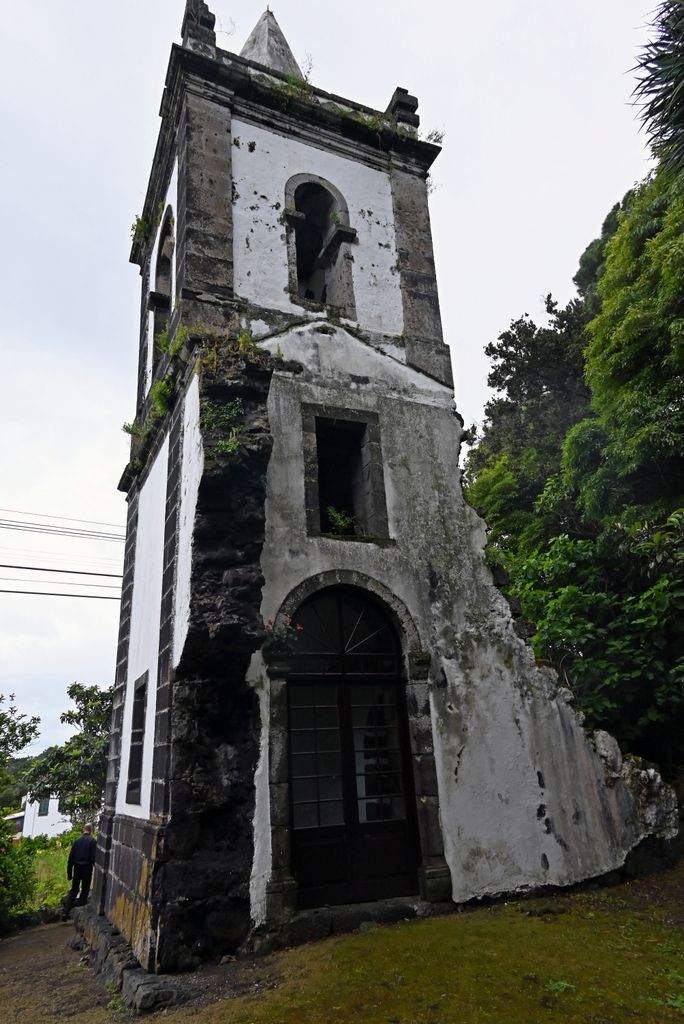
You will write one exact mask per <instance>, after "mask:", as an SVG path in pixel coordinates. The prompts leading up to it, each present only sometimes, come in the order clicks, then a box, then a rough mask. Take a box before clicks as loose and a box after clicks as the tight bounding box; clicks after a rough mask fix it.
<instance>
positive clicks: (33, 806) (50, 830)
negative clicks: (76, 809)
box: [21, 796, 72, 839]
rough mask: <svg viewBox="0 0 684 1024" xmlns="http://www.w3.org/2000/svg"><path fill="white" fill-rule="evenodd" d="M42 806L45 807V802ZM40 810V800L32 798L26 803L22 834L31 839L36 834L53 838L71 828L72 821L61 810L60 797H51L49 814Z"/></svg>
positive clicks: (48, 808)
mask: <svg viewBox="0 0 684 1024" xmlns="http://www.w3.org/2000/svg"><path fill="white" fill-rule="evenodd" d="M42 806H43V808H44V807H45V804H44V803H43V804H42ZM40 811H41V801H40V800H30V801H28V802H27V803H26V804H25V805H24V823H23V825H22V829H21V834H22V836H24V837H26V838H29V837H30V838H31V839H33V838H34V837H35V836H47V837H48V839H52V838H53V837H54V836H60V835H61V834H62V833H63V832H68V831H69V830H70V829H71V827H72V825H71V821H70V820H69V818H68V817H67V816H66V814H62V812H61V811H60V809H59V799H58V798H57V797H56V796H53V797H50V801H49V803H48V807H47V814H41V813H40Z"/></svg>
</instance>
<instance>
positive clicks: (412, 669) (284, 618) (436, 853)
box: [265, 570, 451, 927]
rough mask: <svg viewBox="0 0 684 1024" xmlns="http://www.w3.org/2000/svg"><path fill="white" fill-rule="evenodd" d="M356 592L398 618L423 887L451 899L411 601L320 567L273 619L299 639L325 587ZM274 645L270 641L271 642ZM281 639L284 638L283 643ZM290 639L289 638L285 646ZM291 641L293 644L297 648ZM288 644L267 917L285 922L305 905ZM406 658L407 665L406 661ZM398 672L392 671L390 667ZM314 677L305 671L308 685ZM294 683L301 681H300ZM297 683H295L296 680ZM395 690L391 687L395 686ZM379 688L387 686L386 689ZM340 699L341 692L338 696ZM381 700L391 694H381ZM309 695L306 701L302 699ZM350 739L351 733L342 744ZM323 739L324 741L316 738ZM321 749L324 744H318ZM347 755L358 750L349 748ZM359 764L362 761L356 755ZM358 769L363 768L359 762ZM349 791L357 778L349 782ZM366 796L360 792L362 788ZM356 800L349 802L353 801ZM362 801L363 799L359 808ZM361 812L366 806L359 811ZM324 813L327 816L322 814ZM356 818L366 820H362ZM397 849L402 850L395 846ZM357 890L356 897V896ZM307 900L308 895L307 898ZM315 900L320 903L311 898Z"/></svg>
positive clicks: (273, 718) (432, 895)
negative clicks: (305, 616)
mask: <svg viewBox="0 0 684 1024" xmlns="http://www.w3.org/2000/svg"><path fill="white" fill-rule="evenodd" d="M342 591H344V592H347V593H356V594H358V595H359V597H360V599H361V600H363V596H364V595H365V597H366V599H367V600H368V601H369V604H372V605H374V606H376V607H377V608H378V609H382V610H383V611H384V614H385V616H386V618H387V620H388V621H389V622H391V624H392V627H393V629H394V632H395V634H396V637H397V640H398V641H399V643H400V646H401V656H400V658H398V659H397V673H398V674H397V675H396V676H395V677H394V685H395V688H396V692H397V693H398V694H400V697H399V698H398V700H399V701H400V703H399V704H398V705H397V707H399V708H400V714H403V715H404V716H405V718H406V723H407V726H408V730H407V734H406V737H405V742H406V748H405V749H406V765H407V768H408V773H409V774H408V779H409V783H408V789H407V792H408V791H410V799H411V801H412V803H411V807H410V815H411V816H412V818H413V819H414V824H415V826H416V832H417V837H418V846H419V854H418V882H417V888H418V889H419V890H420V894H421V895H422V896H423V898H425V899H427V900H431V901H441V900H444V899H449V897H450V893H451V880H450V876H449V871H448V868H447V866H446V863H445V861H444V848H443V841H442V835H441V828H440V824H439V800H438V794H437V782H436V772H435V763H434V751H433V739H432V726H431V715H430V703H429V693H428V683H427V658H426V655H425V654H424V652H423V651H422V648H421V646H420V637H419V634H418V630H417V628H416V626H415V624H414V622H413V619H412V616H411V615H410V613H409V611H408V609H407V608H406V606H405V605H404V604H403V602H402V601H401V600H400V599H398V598H397V597H396V596H395V595H393V594H392V593H391V592H390V591H389V590H388V588H386V587H385V586H383V585H382V584H380V583H378V582H377V581H376V580H373V579H372V578H370V577H367V576H365V575H364V574H362V573H357V572H348V571H339V570H338V571H330V572H326V573H320V574H317V575H316V576H314V577H311V578H309V579H307V580H304V581H302V583H301V584H299V585H298V586H297V587H296V588H294V590H293V591H292V592H291V593H290V594H289V595H288V596H287V597H286V598H285V600H284V601H283V603H282V605H281V607H280V610H279V612H278V614H277V616H276V619H275V621H274V623H273V635H275V636H278V637H281V638H282V637H285V638H287V637H288V636H290V637H291V638H292V648H294V647H295V646H296V636H297V631H296V626H297V611H298V609H300V608H301V607H302V605H304V606H306V605H307V602H309V603H311V599H312V598H313V597H315V595H317V594H322V593H323V592H328V593H329V594H333V593H339V592H342ZM266 646H267V648H268V646H269V645H268V644H267V645H266ZM276 646H277V645H276ZM284 646H285V647H286V646H287V645H286V644H285V645H284ZM292 648H291V650H292ZM288 653H291V651H290V652H288V651H287V650H284V649H283V648H282V647H281V648H280V650H276V651H273V650H272V651H270V652H269V651H265V656H266V661H267V665H268V674H269V677H270V725H269V785H270V807H271V848H272V854H273V860H272V873H271V879H270V882H269V885H268V889H267V891H268V909H267V917H268V919H269V924H270V926H271V927H273V926H277V922H278V920H279V919H280V918H282V915H283V913H286V912H291V911H292V910H294V909H297V907H298V905H299V902H300V901H299V896H298V885H297V881H296V879H295V877H294V874H293V870H292V864H293V861H292V851H293V793H292V791H291V788H290V787H291V783H292V773H291V756H290V755H291V752H290V747H289V742H290V735H291V729H290V724H289V722H290V718H289V716H290V702H289V699H288V693H289V691H288V679H290V680H293V677H295V676H296V668H297V666H296V664H295V661H296V658H289V657H288ZM400 663H401V664H400ZM390 674H391V673H390ZM303 682H306V680H305V679H304V680H303V679H302V678H299V679H298V680H297V683H298V684H299V685H300V686H301V684H302V683H303ZM292 685H296V684H295V682H294V680H293V682H292ZM291 688H292V686H291ZM390 690H391V687H389V689H388V692H389V691H390ZM377 692H379V693H381V692H382V691H381V690H378V691H377ZM335 699H336V700H337V699H338V698H337V697H336V698H335ZM379 699H380V701H381V703H382V700H383V699H384V698H382V697H380V698H379ZM345 700H346V698H344V697H340V714H341V715H345V714H346V715H347V716H349V715H351V714H353V709H351V707H350V706H349V705H350V703H352V702H351V701H349V700H348V701H347V704H346V705H345V704H344V701H345ZM305 703H306V702H305V701H302V702H301V705H304V704H305ZM344 743H347V745H348V744H349V739H347V740H342V741H341V744H342V745H344ZM316 744H318V740H317V739H316ZM317 749H318V747H317ZM346 756H347V757H350V756H354V757H355V755H353V754H352V755H350V754H347V755H346ZM354 763H356V762H354ZM354 770H356V769H354ZM345 787H346V792H347V793H348V787H349V778H348V777H347V780H346V782H345ZM356 796H358V793H357V794H356ZM347 806H348V805H347ZM360 807H361V805H360V804H359V808H360ZM360 816H361V811H360V810H359V818H360ZM319 820H320V819H319ZM355 824H356V825H358V824H359V822H358V821H357V822H356V823H355ZM395 853H396V851H395ZM372 889H373V887H372V886H371V887H370V889H368V890H367V891H366V890H364V891H365V892H366V894H365V896H364V899H374V898H385V897H386V896H387V895H391V892H390V891H389V890H390V889H391V886H389V887H386V890H387V891H384V890H383V886H382V885H381V884H378V887H377V895H376V896H373V895H372V894H371V895H369V894H368V893H369V892H372ZM355 901H356V900H355V898H354V897H352V898H351V899H350V900H349V902H355ZM304 902H306V901H304ZM307 905H309V906H311V905H314V904H313V903H312V902H311V899H310V898H309V899H308V904H307Z"/></svg>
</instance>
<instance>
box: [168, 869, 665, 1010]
mask: <svg viewBox="0 0 684 1024" xmlns="http://www.w3.org/2000/svg"><path fill="white" fill-rule="evenodd" d="M656 878H657V876H656ZM664 878H665V879H668V880H669V882H670V883H672V887H671V890H669V891H668V889H667V885H666V889H665V894H664V896H663V893H662V892H661V891H660V890H658V894H657V896H656V898H655V899H654V898H653V896H652V894H649V891H648V889H647V890H646V898H644V896H643V883H642V882H640V881H637V882H634V883H628V884H627V885H624V886H619V887H615V888H613V889H604V890H599V891H598V892H586V893H575V894H570V895H566V896H556V897H553V898H546V899H543V900H525V901H519V902H510V903H508V904H503V905H499V906H495V907H490V908H481V909H477V910H473V911H469V912H466V913H461V914H455V915H453V916H448V917H443V918H432V919H428V920H423V921H412V922H406V923H403V924H399V925H394V926H389V927H381V928H375V929H374V930H371V931H368V932H364V933H357V934H354V935H350V936H342V937H339V938H333V939H329V940H326V941H324V942H319V943H315V944H311V945H309V946H305V947H300V948H298V949H292V950H286V951H285V952H283V953H279V954H274V955H272V956H270V957H268V958H266V959H265V960H263V961H261V962H256V963H255V968H256V970H255V982H256V981H259V982H260V983H261V985H262V992H263V986H266V988H267V991H265V993H264V994H262V995H261V996H259V997H249V998H240V999H233V1000H230V1001H227V1000H224V1001H221V1002H216V1003H213V1004H211V1005H208V1006H203V1007H202V1008H201V1009H198V1008H197V1007H194V1008H190V1007H187V1008H185V1009H180V1010H177V1011H175V1012H170V1013H168V1014H167V1016H169V1017H172V1018H173V1019H174V1024H175V1021H178V1022H180V1021H182V1020H185V1019H186V1018H187V1019H189V1017H190V1016H192V1017H194V1018H196V1019H197V1018H199V1020H200V1021H201V1024H223V1022H225V1024H319V1022H321V1024H322V1022H325V1024H335V1022H337V1024H347V1022H349V1024H351V1022H352V1021H353V1022H357V1024H479V1022H484V1021H488V1022H495V1024H536V1022H549V1024H552V1022H561V1021H562V1022H564V1024H625V1022H629V1021H638V1022H639V1024H668V1022H681V1021H682V1019H683V1017H684V917H683V916H682V915H683V913H684V911H683V908H682V907H681V904H680V905H679V907H676V906H675V902H676V901H677V900H681V895H682V892H683V891H684V865H680V866H679V867H678V868H677V869H675V871H674V872H671V873H670V874H669V875H668V876H664ZM658 884H659V883H658V882H657V881H656V883H655V885H656V889H657V887H658ZM640 886H641V888H640ZM635 894H636V896H635ZM671 901H672V903H671ZM671 910H672V911H674V912H675V913H674V917H673V916H672V914H671V913H670V911H671ZM677 913H678V914H679V917H678V918H677ZM268 986H272V987H271V988H270V989H268Z"/></svg>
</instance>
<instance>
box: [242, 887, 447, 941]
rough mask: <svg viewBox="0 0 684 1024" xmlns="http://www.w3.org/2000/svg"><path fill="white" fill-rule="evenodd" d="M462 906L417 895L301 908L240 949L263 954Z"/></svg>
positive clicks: (252, 935)
mask: <svg viewBox="0 0 684 1024" xmlns="http://www.w3.org/2000/svg"><path fill="white" fill-rule="evenodd" d="M459 909H460V908H459V907H458V906H457V905H456V904H455V903H452V902H451V901H449V902H447V903H428V902H427V901H425V900H422V899H420V898H419V897H417V896H415V897H414V896H399V897H396V898H394V899H386V900H377V901H376V902H373V903H353V904H342V905H340V906H327V907H316V908H314V909H313V910H300V911H298V912H297V913H295V914H294V915H293V916H292V917H290V918H288V919H286V920H284V921H283V922H282V923H281V924H280V925H279V926H276V927H275V928H273V929H272V930H262V929H258V928H257V929H255V930H254V931H253V932H252V934H251V935H250V936H249V937H248V939H247V941H246V943H245V944H244V946H243V947H242V949H241V950H240V953H241V954H244V953H252V954H256V955H257V956H264V955H265V954H267V953H271V952H273V951H274V950H276V949H283V948H287V947H290V946H301V945H304V944H305V943H307V942H316V941H318V940H320V939H327V938H328V937H329V936H331V935H342V934H344V933H345V932H353V931H357V930H363V931H368V930H371V929H372V928H373V927H377V926H379V925H381V924H397V923H398V922H399V921H410V920H414V919H415V918H420V917H434V916H438V915H444V914H454V913H457V912H458V911H459Z"/></svg>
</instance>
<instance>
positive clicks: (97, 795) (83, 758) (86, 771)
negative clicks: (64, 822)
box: [25, 683, 112, 823]
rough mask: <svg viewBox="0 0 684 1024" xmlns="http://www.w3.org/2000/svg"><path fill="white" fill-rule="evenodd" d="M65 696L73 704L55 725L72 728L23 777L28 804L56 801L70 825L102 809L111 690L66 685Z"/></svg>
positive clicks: (84, 819) (89, 817) (110, 711)
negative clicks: (30, 799)
mask: <svg viewBox="0 0 684 1024" xmlns="http://www.w3.org/2000/svg"><path fill="white" fill-rule="evenodd" d="M67 693H68V695H69V697H70V698H71V700H72V701H73V702H74V704H75V705H76V706H75V708H72V709H70V710H68V711H65V712H64V713H63V714H62V715H60V721H61V722H63V723H64V724H66V725H72V726H74V727H75V728H76V730H77V731H76V733H75V735H74V736H72V737H70V739H68V740H67V741H66V743H63V744H62V745H61V746H54V747H49V748H48V749H47V750H46V751H44V752H43V753H42V754H41V755H40V756H39V757H37V758H36V759H35V761H34V762H33V765H32V766H31V768H30V769H29V771H28V772H27V774H26V776H25V782H26V784H27V786H28V789H29V792H30V794H31V797H32V798H33V799H34V800H40V799H44V798H46V797H53V796H57V797H59V798H60V799H61V800H62V802H63V806H64V807H65V808H66V811H67V813H68V814H69V816H70V817H71V819H72V821H74V822H78V823H83V822H84V821H87V820H89V819H91V818H93V817H95V816H96V815H97V814H98V812H99V811H100V808H101V807H102V798H103V793H104V785H105V778H106V772H107V751H108V748H109V729H110V721H111V715H112V687H109V688H107V689H100V687H98V686H83V685H81V684H80V683H72V684H71V686H69V687H68V688H67Z"/></svg>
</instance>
